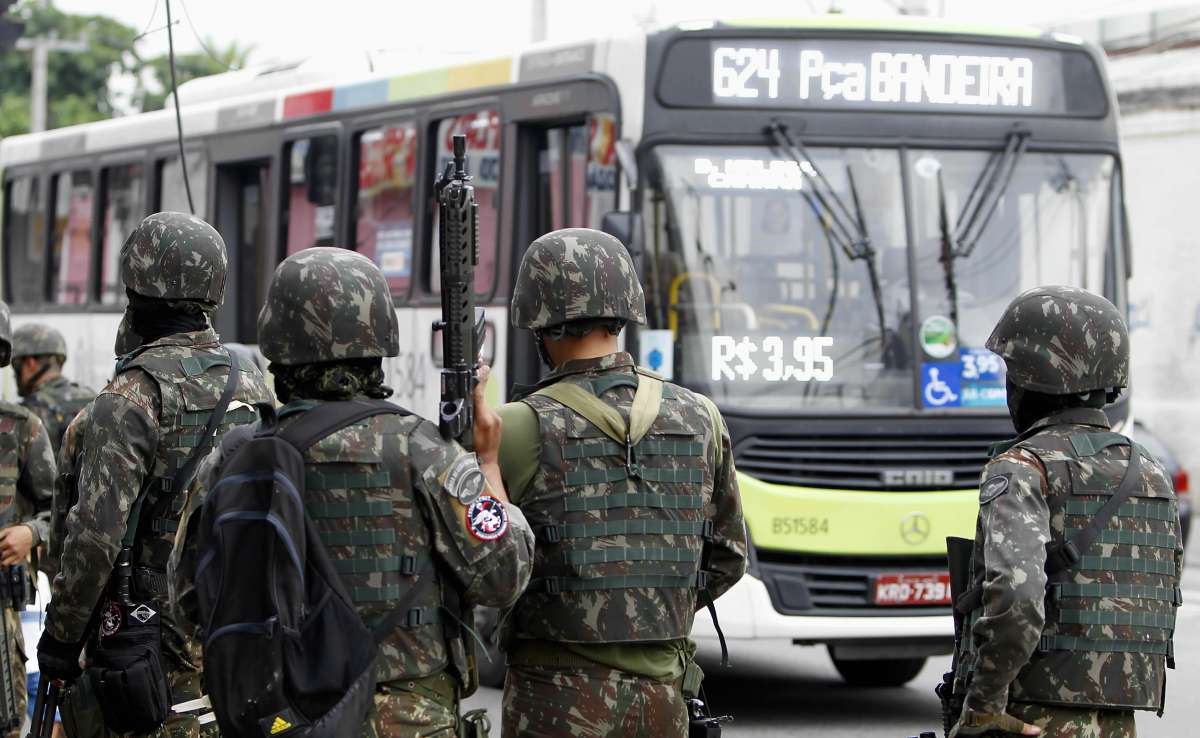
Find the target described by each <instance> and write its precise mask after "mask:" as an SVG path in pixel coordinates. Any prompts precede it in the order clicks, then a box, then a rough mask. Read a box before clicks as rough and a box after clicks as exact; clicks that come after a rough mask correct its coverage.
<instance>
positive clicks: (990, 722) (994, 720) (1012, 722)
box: [949, 710, 1042, 738]
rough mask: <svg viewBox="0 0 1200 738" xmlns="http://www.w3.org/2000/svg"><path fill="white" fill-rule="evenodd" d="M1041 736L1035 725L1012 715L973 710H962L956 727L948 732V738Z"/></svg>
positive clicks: (1040, 730) (1040, 731) (1039, 729)
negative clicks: (959, 737)
mask: <svg viewBox="0 0 1200 738" xmlns="http://www.w3.org/2000/svg"><path fill="white" fill-rule="evenodd" d="M1009 734H1015V735H1041V734H1042V729H1041V728H1039V727H1038V726H1036V725H1029V724H1028V723H1026V722H1024V721H1023V720H1021V719H1020V718H1015V717H1013V716H1012V715H1006V714H1004V713H1000V714H999V715H996V714H991V713H985V712H975V711H973V710H964V711H963V715H962V719H961V720H959V721H958V725H955V726H954V730H952V731H950V736H949V738H957V736H970V735H1009Z"/></svg>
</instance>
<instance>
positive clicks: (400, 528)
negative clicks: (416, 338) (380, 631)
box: [174, 248, 533, 738]
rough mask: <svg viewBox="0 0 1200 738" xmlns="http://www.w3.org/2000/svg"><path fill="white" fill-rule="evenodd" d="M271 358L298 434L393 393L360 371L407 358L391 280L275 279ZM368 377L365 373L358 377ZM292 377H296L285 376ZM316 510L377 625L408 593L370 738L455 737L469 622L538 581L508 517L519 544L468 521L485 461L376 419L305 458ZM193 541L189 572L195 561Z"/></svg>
mask: <svg viewBox="0 0 1200 738" xmlns="http://www.w3.org/2000/svg"><path fill="white" fill-rule="evenodd" d="M258 331H259V336H260V337H261V343H260V348H261V350H262V352H263V355H264V356H266V357H267V358H268V359H269V360H271V362H272V365H271V370H272V371H273V372H274V373H275V374H276V386H277V387H279V388H280V393H281V396H283V395H284V394H285V389H284V388H285V387H286V394H287V396H288V399H289V402H288V404H287V405H285V406H284V407H283V408H282V409H281V410H280V412H279V416H280V426H281V428H286V427H287V426H288V425H290V424H291V423H292V422H294V421H295V420H296V419H297V418H300V417H302V416H303V415H304V413H305V412H306V411H308V410H310V409H312V408H313V407H315V406H317V405H318V404H319V403H320V401H322V400H327V399H339V400H343V399H344V400H349V399H355V398H365V397H368V396H372V397H380V396H385V395H386V394H388V393H390V391H389V390H386V388H383V387H382V385H381V384H379V383H376V382H373V381H371V379H372V377H374V378H375V379H381V378H382V372H381V370H379V372H380V373H379V374H378V375H374V372H375V371H376V370H375V369H374V368H371V369H364V368H363V367H362V365H356V364H355V363H354V361H347V360H363V359H370V358H377V357H383V356H394V355H396V354H397V353H398V352H399V343H398V341H399V338H398V329H397V321H396V313H395V310H394V308H393V306H392V301H391V295H390V292H389V290H388V287H387V283H386V281H385V280H384V277H383V275H382V273H381V272H380V271H379V269H378V267H376V266H375V265H374V264H373V263H372V262H371V261H370V260H369V259H367V258H365V257H363V256H360V255H358V254H355V253H354V252H352V251H346V250H344V249H337V248H312V249H306V250H304V251H301V252H299V253H297V254H294V255H292V256H290V257H288V259H286V260H285V261H284V262H283V263H282V264H280V266H279V267H278V269H277V270H276V272H275V276H274V279H273V280H272V283H271V288H270V291H269V293H268V296H267V300H266V304H265V305H264V307H263V310H262V313H261V314H260V315H259V326H258ZM356 367H357V368H356ZM285 375H286V376H285ZM304 459H305V464H306V469H307V474H306V487H307V490H306V498H305V508H306V510H307V512H308V514H309V516H310V517H311V518H312V520H313V523H314V525H315V526H316V528H317V530H318V531H319V533H320V535H321V540H322V541H323V543H324V544H325V546H326V547H327V549H328V551H329V553H330V556H331V557H332V558H333V559H334V560H335V564H337V565H338V569H339V571H341V572H342V574H343V582H344V583H345V585H346V590H347V592H348V593H349V594H350V596H351V599H352V600H353V602H354V604H355V607H356V610H357V611H358V612H359V614H360V615H361V616H362V617H363V620H364V621H365V622H366V623H367V624H368V625H374V624H375V623H378V622H379V621H381V620H382V619H383V618H384V617H385V616H386V615H388V614H389V612H390V611H391V610H392V609H394V604H393V603H395V602H396V601H397V600H398V599H400V598H401V597H402V596H404V595H405V594H406V593H407V592H408V591H409V590H410V588H413V587H416V588H418V592H417V594H416V595H415V597H414V599H413V600H412V602H411V603H409V604H408V605H407V607H408V615H407V617H406V618H404V619H403V620H402V622H401V624H400V625H399V626H397V627H396V628H395V630H394V631H393V632H392V633H391V634H390V635H389V636H387V637H386V638H384V639H383V640H382V642H381V643H380V659H379V660H378V662H377V666H376V668H377V674H378V680H379V684H378V688H377V689H378V692H377V694H376V696H375V714H374V716H373V719H372V720H371V722H370V724H368V725H366V726H364V732H363V735H365V736H379V737H380V738H409V737H410V736H412V737H415V736H454V735H456V732H457V724H458V700H459V698H460V697H461V696H465V695H467V694H469V693H470V692H471V691H473V689H474V687H475V675H474V660H473V658H472V656H471V648H470V645H469V643H468V642H467V641H466V640H465V638H464V632H463V630H462V622H470V621H471V620H470V618H471V606H472V605H475V604H483V605H490V606H495V607H503V606H507V605H509V604H511V603H512V602H513V601H514V600H515V599H516V597H517V595H518V594H519V593H520V591H521V590H522V589H524V587H525V584H526V582H528V580H529V572H530V559H531V555H532V549H533V535H532V533H531V532H530V531H529V528H528V524H527V523H526V522H525V519H524V517H523V516H522V515H521V512H520V511H519V510H518V509H517V508H516V507H514V506H505V507H506V514H507V530H501V532H500V533H499V534H498V535H496V536H494V537H488V538H482V537H480V536H479V535H477V534H475V533H473V532H472V526H471V525H470V523H469V520H468V515H467V511H468V508H469V506H470V505H471V504H472V503H473V501H479V500H483V499H485V498H486V497H487V495H486V489H484V488H483V487H482V484H483V482H482V476H481V474H480V471H479V465H478V463H477V462H476V459H475V456H474V455H473V454H469V453H467V452H466V451H465V450H464V449H463V448H462V447H460V446H459V445H458V444H456V443H454V442H451V441H445V440H443V439H442V437H441V436H440V435H439V433H438V429H437V426H435V425H434V424H432V423H430V422H428V421H426V420H424V419H422V418H420V417H417V416H415V415H406V416H401V415H378V416H375V417H372V418H368V419H367V420H364V421H361V422H359V423H357V424H355V425H352V426H350V427H347V428H345V429H343V430H340V431H337V432H336V433H333V434H331V435H329V436H327V437H326V438H324V439H322V440H320V441H318V442H317V443H316V444H314V445H313V446H312V447H310V448H309V449H308V450H307V451H306V452H305V454H304ZM218 464H219V460H218V459H217V458H216V455H215V454H214V455H213V456H211V457H210V458H209V459H207V460H206V462H205V465H204V467H203V468H202V470H201V473H200V476H199V479H200V482H201V484H200V485H199V491H198V494H197V499H196V500H193V502H192V503H190V504H189V505H188V508H189V509H194V508H195V507H196V506H197V505H198V504H199V499H198V498H199V497H200V496H202V494H203V490H204V489H207V488H210V487H211V486H212V484H213V483H214V481H215V480H214V476H215V474H216V472H217V471H218ZM190 533H191V531H190V530H188V535H186V537H185V539H184V540H183V541H182V543H181V545H180V551H179V552H178V555H179V557H180V561H184V562H186V561H192V560H194V558H195V557H194V553H193V552H192V551H191V545H192V543H193V542H194V539H195V537H194V536H193V535H190ZM174 571H175V573H174V580H175V586H176V587H177V593H178V599H179V600H180V602H183V603H190V602H191V601H192V597H191V591H192V583H191V581H190V572H189V566H188V565H186V564H180V565H178V566H176V567H175V568H174Z"/></svg>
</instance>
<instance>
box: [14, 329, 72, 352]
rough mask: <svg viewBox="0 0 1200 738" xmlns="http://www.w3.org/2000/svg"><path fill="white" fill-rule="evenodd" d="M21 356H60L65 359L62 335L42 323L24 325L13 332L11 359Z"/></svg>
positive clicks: (65, 346)
mask: <svg viewBox="0 0 1200 738" xmlns="http://www.w3.org/2000/svg"><path fill="white" fill-rule="evenodd" d="M22 356H61V357H63V359H66V358H67V341H66V339H64V338H63V334H61V333H59V332H58V331H57V330H56V329H54V328H52V327H50V326H48V325H45V324H44V323H26V324H25V325H23V326H21V327H20V328H18V329H17V330H15V331H13V341H12V358H14V359H19V358H21V357H22Z"/></svg>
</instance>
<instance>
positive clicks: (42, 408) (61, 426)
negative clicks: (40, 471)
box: [21, 378, 96, 461]
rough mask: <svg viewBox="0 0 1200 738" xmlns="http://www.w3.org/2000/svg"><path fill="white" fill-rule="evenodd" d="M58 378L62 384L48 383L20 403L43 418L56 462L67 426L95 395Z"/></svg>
mask: <svg viewBox="0 0 1200 738" xmlns="http://www.w3.org/2000/svg"><path fill="white" fill-rule="evenodd" d="M60 379H61V381H59V380H58V379H56V380H51V382H48V383H47V384H45V385H43V386H42V387H41V388H39V389H38V390H37V391H36V392H33V393H32V394H30V395H29V396H28V397H26V398H25V399H24V400H22V402H21V404H23V405H25V406H26V407H28V408H29V409H30V410H32V411H33V412H35V413H37V414H38V417H40V418H41V419H42V424H43V425H45V426H46V433H48V434H49V435H50V445H51V446H52V447H53V448H54V459H55V461H57V460H58V451H59V449H60V448H61V447H62V438H63V434H64V433H66V432H67V426H69V425H70V424H71V421H72V420H74V419H75V416H76V415H78V414H79V411H80V410H82V409H83V408H85V407H87V405H88V403H90V402H91V401H92V400H94V399H95V398H96V393H95V392H92V391H90V390H88V389H86V388H84V387H81V386H79V385H78V384H75V383H74V382H71V381H68V380H66V379H64V378H60Z"/></svg>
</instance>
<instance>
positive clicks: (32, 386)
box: [17, 356, 50, 397]
mask: <svg viewBox="0 0 1200 738" xmlns="http://www.w3.org/2000/svg"><path fill="white" fill-rule="evenodd" d="M21 358H22V359H25V358H27V357H24V356H22V357H21ZM28 358H31V359H37V362H38V368H37V371H35V372H34V373H33V375H32V376H30V377H29V378H28V379H26V380H25V381H23V382H22V381H20V380H19V379H18V381H17V394H18V395H20V396H21V397H28V396H29V395H31V394H33V391H34V390H36V389H37V388H38V384H39V383H40V382H41V381H42V377H44V376H46V372H48V371H50V357H48V356H37V357H34V356H30V357H28Z"/></svg>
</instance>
